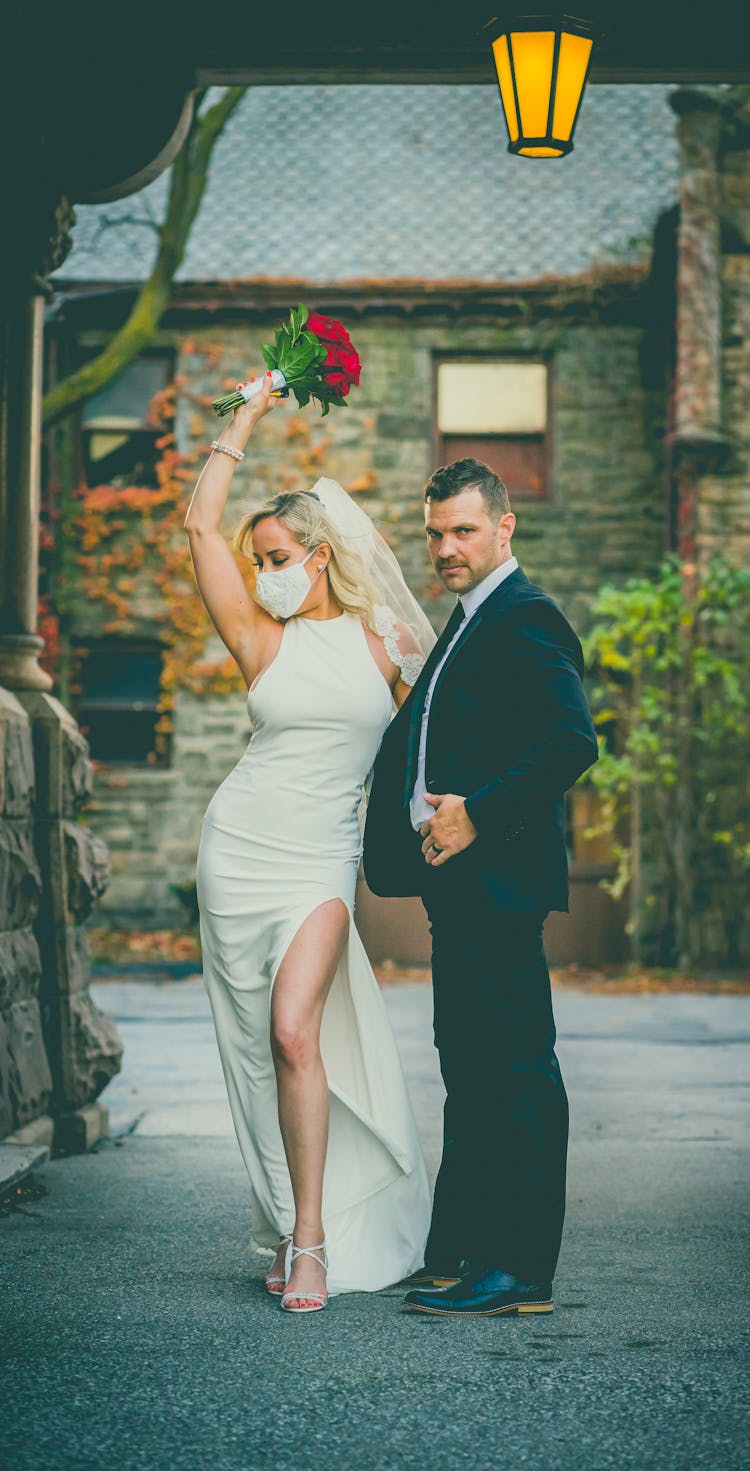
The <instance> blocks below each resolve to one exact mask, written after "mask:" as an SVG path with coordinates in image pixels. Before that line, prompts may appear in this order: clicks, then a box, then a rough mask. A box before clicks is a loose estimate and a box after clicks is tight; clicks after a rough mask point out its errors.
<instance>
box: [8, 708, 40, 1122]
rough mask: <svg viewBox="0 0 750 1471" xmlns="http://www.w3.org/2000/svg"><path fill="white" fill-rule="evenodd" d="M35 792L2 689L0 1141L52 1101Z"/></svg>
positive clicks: (17, 712)
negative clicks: (39, 933)
mask: <svg viewBox="0 0 750 1471" xmlns="http://www.w3.org/2000/svg"><path fill="white" fill-rule="evenodd" d="M34 792H35V782H34V751H33V744H32V735H31V724H30V721H29V718H28V716H27V714H26V711H25V710H24V708H23V706H22V705H21V704H19V701H18V700H17V699H16V697H15V695H13V694H11V693H10V691H9V690H5V689H0V814H1V815H2V821H1V822H0V1138H3V1137H4V1136H5V1135H6V1134H9V1133H11V1131H12V1130H14V1129H17V1128H19V1127H22V1126H23V1125H24V1124H27V1123H29V1122H30V1120H31V1119H34V1118H36V1117H37V1115H38V1114H41V1113H44V1112H45V1110H46V1108H47V1106H48V1104H49V1101H50V1097H51V1094H52V1075H51V1073H50V1068H49V1063H48V1061H47V1053H46V1050H45V1046H44V1039H43V1036H42V1017H41V1011H40V1005H39V988H40V983H41V977H42V962H41V957H40V954H39V946H38V944H37V940H36V936H35V934H34V921H35V919H36V917H37V915H38V912H39V900H40V896H41V892H42V875H41V872H40V869H39V863H38V861H37V857H36V853H35V851H34Z"/></svg>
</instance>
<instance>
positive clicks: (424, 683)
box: [406, 602, 466, 801]
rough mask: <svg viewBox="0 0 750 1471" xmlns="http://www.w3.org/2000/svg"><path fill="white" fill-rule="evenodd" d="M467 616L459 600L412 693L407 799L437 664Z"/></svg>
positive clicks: (407, 764)
mask: <svg viewBox="0 0 750 1471" xmlns="http://www.w3.org/2000/svg"><path fill="white" fill-rule="evenodd" d="M465 616H466V614H465V612H464V606H463V603H460V602H457V603H456V606H455V608H454V609H453V612H452V613H451V616H450V618H449V619H448V622H447V623H446V625H445V628H444V629H443V632H442V633H441V635H440V637H439V639H438V641H437V643H436V644H435V647H434V649H433V650H432V653H431V654H430V657H429V659H428V660H427V663H426V664H425V666H424V669H423V670H422V673H421V674H420V676H419V681H418V686H415V689H414V694H413V695H412V698H411V701H410V704H411V707H412V708H411V712H410V719H409V746H408V752H407V757H406V793H407V801H408V800H409V798H410V797H411V793H412V790H413V787H414V781H415V778H416V774H417V759H418V756H419V736H420V731H421V728H422V715H423V712H424V707H425V700H426V699H427V692H428V690H429V688H430V685H431V683H432V676H433V674H434V673H435V670H436V669H437V666H438V664H439V663H440V660H441V659H442V657H443V655H444V653H445V652H446V650H447V648H448V647H449V645H450V644H451V643H452V641H453V637H454V635H455V634H456V633H457V632H458V629H459V628H460V626H461V624H462V623H463V621H464V618H465Z"/></svg>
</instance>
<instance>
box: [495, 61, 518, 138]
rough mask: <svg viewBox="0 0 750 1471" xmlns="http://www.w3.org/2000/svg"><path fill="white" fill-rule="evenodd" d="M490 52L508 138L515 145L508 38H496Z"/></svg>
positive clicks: (513, 101)
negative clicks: (495, 70) (495, 69)
mask: <svg viewBox="0 0 750 1471" xmlns="http://www.w3.org/2000/svg"><path fill="white" fill-rule="evenodd" d="M492 50H493V53H494V56H495V66H496V67H497V80H498V82H499V83H500V96H501V97H502V99H503V107H504V109H505V122H506V125H507V128H508V136H509V138H510V141H511V143H515V141H516V138H517V137H518V113H517V112H516V99H515V96H514V94H513V76H512V74H511V70H510V55H509V52H508V37H507V36H498V38H497V40H496V41H495V42H494V43H493V46H492Z"/></svg>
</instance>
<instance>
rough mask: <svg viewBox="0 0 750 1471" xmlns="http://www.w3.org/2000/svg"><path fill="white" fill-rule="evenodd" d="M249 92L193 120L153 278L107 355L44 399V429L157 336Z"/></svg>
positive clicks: (232, 95)
mask: <svg viewBox="0 0 750 1471" xmlns="http://www.w3.org/2000/svg"><path fill="white" fill-rule="evenodd" d="M245 91H246V88H245V87H228V88H227V91H226V92H225V94H224V96H223V97H221V98H220V100H219V101H218V102H216V103H214V105H213V107H210V108H209V109H208V111H207V112H204V113H202V114H201V116H200V117H198V116H195V117H194V119H193V123H192V125H191V128H190V132H189V134H188V136H187V138H186V140H185V144H184V147H183V148H182V149H181V151H180V153H179V154H178V155H177V158H176V159H175V162H174V163H173V165H172V175H171V179H170V184H169V199H168V203H167V213H166V217H165V220H164V224H163V225H162V226H161V228H160V230H159V249H158V251H157V255H156V260H155V261H154V265H153V268H152V271H151V275H150V276H149V277H148V279H147V280H146V281H144V283H143V285H142V286H141V289H140V291H139V292H138V295H137V297H136V299H135V302H134V303H133V308H132V311H131V313H130V316H129V317H128V319H127V321H126V322H124V323H123V325H122V327H120V328H119V330H118V331H117V332H116V333H115V334H114V336H113V337H112V338H111V340H110V341H109V342H108V343H107V346H106V347H105V348H104V349H103V351H102V352H100V353H98V354H97V356H96V357H95V358H92V360H91V361H90V362H88V363H85V364H84V365H83V367H82V368H79V369H77V371H76V372H74V373H70V374H69V375H68V377H67V378H64V379H63V380H62V382H61V383H56V384H55V386H54V388H51V389H50V390H49V392H48V393H46V394H45V396H44V398H43V400H42V416H43V422H44V427H45V428H47V427H48V426H49V425H50V424H53V423H54V422H55V421H56V420H59V419H61V418H63V417H64V416H65V415H67V414H69V413H71V412H72V410H73V409H75V408H76V407H77V406H78V404H80V403H82V402H83V401H84V399H87V398H90V397H91V396H92V394H94V393H98V392H99V390H100V389H102V388H103V387H104V386H105V384H107V383H110V382H111V381H112V379H113V378H116V377H117V376H118V374H119V373H121V372H122V370H123V368H126V367H127V366H128V363H131V362H132V361H133V359H134V358H136V357H137V356H138V354H139V352H141V351H142V349H143V348H144V347H146V346H147V345H148V343H149V342H150V340H151V338H152V337H153V334H154V332H155V331H156V329H157V327H158V325H159V322H160V320H161V317H162V314H163V312H164V310H165V308H166V306H167V303H168V302H169V298H170V295H171V292H172V283H173V281H174V278H175V275H176V273H177V271H178V270H179V268H180V265H181V263H182V260H183V257H184V254H185V249H186V246H187V242H188V239H189V237H190V231H191V228H192V225H193V221H194V219H195V216H196V214H197V213H198V209H199V208H200V203H201V200H202V198H203V194H204V191H205V188H206V182H207V179H208V167H209V164H210V161H211V154H212V152H213V148H214V145H215V143H216V141H217V139H218V138H219V137H220V136H221V133H222V131H223V129H224V127H225V126H226V123H227V122H228V120H229V118H230V117H231V115H232V113H233V112H234V110H235V108H236V107H237V105H238V103H239V102H240V101H241V99H242V97H243V96H244V94H245Z"/></svg>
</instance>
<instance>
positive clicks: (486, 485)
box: [424, 460, 510, 521]
mask: <svg viewBox="0 0 750 1471" xmlns="http://www.w3.org/2000/svg"><path fill="white" fill-rule="evenodd" d="M469 487H471V489H472V490H474V489H476V490H478V491H481V494H482V497H483V499H484V501H485V503H486V506H487V511H488V513H489V515H490V516H491V517H492V518H493V520H495V521H499V520H500V517H501V516H505V515H506V514H507V512H508V511H509V510H510V500H509V499H508V490H507V486H506V485H505V482H504V481H503V480H501V479H500V476H499V475H496V474H495V472H494V470H491V469H490V467H489V465H485V463H484V460H454V461H453V464H452V465H442V466H441V468H440V469H439V470H436V471H435V473H434V475H431V476H430V479H429V480H428V481H427V484H426V486H425V489H424V498H425V500H426V501H447V500H450V498H451V496H453V495H460V493H461V491H462V490H468V489H469Z"/></svg>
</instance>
